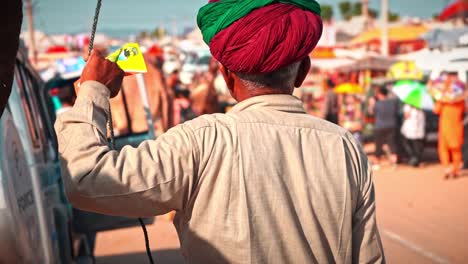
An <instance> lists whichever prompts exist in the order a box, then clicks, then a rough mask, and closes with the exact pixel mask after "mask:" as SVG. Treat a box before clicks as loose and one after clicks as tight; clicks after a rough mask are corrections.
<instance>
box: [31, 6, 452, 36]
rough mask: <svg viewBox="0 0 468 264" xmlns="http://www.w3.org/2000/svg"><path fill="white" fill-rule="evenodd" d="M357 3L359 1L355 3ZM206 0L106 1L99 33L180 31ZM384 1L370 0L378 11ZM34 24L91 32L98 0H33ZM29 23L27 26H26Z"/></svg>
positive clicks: (424, 10)
mask: <svg viewBox="0 0 468 264" xmlns="http://www.w3.org/2000/svg"><path fill="white" fill-rule="evenodd" d="M340 1H341V0H322V1H319V2H320V3H321V4H332V5H335V14H338V13H339V12H338V8H336V4H337V3H338V2H340ZM354 1H357V0H354ZM206 2H207V0H169V1H162V0H133V1H132V0H103V6H102V11H101V18H100V21H99V30H101V31H140V30H151V29H153V28H155V26H156V25H158V24H163V25H164V26H165V27H166V28H172V26H173V24H172V23H173V22H172V21H177V27H178V28H179V29H181V28H185V27H193V26H195V25H196V24H195V23H196V22H195V18H196V14H197V10H198V8H199V7H200V6H202V5H203V4H204V3H206ZM380 2H381V0H370V1H369V3H370V6H371V8H376V9H378V8H379V6H380ZM447 2H449V1H447V0H389V5H390V8H391V10H392V11H396V12H398V13H400V15H401V16H403V17H404V16H419V17H424V18H426V17H431V16H432V15H433V14H435V13H438V12H440V11H441V10H442V9H443V8H444V6H445V5H446V4H447ZM33 3H34V11H35V16H34V17H35V25H36V28H37V29H38V30H41V31H45V32H47V33H78V32H83V31H89V29H90V27H91V23H92V17H93V14H94V8H95V5H96V0H33ZM24 24H26V23H24Z"/></svg>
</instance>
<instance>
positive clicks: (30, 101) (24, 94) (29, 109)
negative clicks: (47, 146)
mask: <svg viewBox="0 0 468 264" xmlns="http://www.w3.org/2000/svg"><path fill="white" fill-rule="evenodd" d="M15 77H16V81H17V84H18V88H19V94H20V98H21V104H22V106H23V109H24V112H25V115H26V120H27V123H28V130H29V133H30V135H31V140H32V145H33V148H40V147H41V146H43V145H44V142H45V136H44V133H43V131H44V127H43V125H42V122H41V119H40V118H38V115H40V112H39V107H38V105H37V101H36V100H35V99H34V98H33V96H35V95H34V93H32V90H33V89H32V83H31V80H28V77H27V76H26V75H25V73H24V69H23V68H22V66H21V64H20V63H18V64H17V67H16V68H15Z"/></svg>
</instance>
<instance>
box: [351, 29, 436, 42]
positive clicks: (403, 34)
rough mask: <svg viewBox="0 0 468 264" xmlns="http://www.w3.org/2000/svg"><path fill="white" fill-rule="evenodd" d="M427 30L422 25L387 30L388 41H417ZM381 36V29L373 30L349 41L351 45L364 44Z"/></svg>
mask: <svg viewBox="0 0 468 264" xmlns="http://www.w3.org/2000/svg"><path fill="white" fill-rule="evenodd" d="M428 31H429V28H427V27H425V26H423V25H399V26H393V27H390V28H389V29H388V38H389V41H410V40H416V39H419V38H420V37H421V36H422V35H423V34H424V33H426V32H428ZM381 36H382V29H380V28H374V29H371V30H368V31H365V32H363V33H361V34H360V35H358V36H357V37H355V38H354V39H353V40H351V44H352V45H358V44H365V43H368V42H371V41H373V40H378V39H380V38H381Z"/></svg>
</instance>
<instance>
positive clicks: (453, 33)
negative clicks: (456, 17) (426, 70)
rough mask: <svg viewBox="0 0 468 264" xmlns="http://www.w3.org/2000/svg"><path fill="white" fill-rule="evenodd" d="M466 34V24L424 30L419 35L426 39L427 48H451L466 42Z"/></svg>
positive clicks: (467, 32) (467, 29)
mask: <svg viewBox="0 0 468 264" xmlns="http://www.w3.org/2000/svg"><path fill="white" fill-rule="evenodd" d="M467 36H468V26H465V27H463V28H454V29H448V30H443V29H434V30H431V31H428V32H426V33H425V34H423V35H422V36H421V37H422V38H423V39H424V40H426V42H427V44H428V46H429V48H431V49H434V48H442V49H451V48H455V47H457V46H460V45H463V44H465V45H466V44H468V43H464V42H467V41H466V40H465V38H466V37H467Z"/></svg>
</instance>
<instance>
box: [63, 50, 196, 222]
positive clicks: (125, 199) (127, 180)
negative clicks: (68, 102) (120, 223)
mask: <svg viewBox="0 0 468 264" xmlns="http://www.w3.org/2000/svg"><path fill="white" fill-rule="evenodd" d="M122 78H123V72H122V71H121V70H120V69H119V68H118V67H117V66H116V64H114V63H112V62H110V61H107V60H105V59H104V58H102V57H101V56H100V55H98V54H96V53H93V55H91V57H90V59H89V61H88V64H87V66H86V68H85V69H84V71H83V75H82V77H81V83H82V84H81V87H80V90H79V92H78V98H77V100H76V103H75V105H74V107H73V109H71V110H69V111H68V112H66V113H64V114H61V115H59V116H58V118H57V122H56V124H55V130H56V133H57V137H58V142H59V152H60V158H61V169H62V177H63V179H64V183H65V190H66V192H67V196H68V199H69V200H70V202H71V203H72V205H73V206H75V207H76V208H79V209H83V210H87V211H94V212H98V213H104V214H109V215H119V216H131V217H146V216H154V215H157V214H163V213H166V212H168V211H170V210H183V209H184V205H185V203H186V201H187V200H188V199H189V197H190V190H192V185H193V181H194V180H193V179H194V175H195V173H196V172H195V168H196V166H195V165H194V164H195V163H196V161H195V158H196V157H197V156H198V155H196V153H195V152H196V151H195V150H196V148H194V146H193V144H192V142H194V140H193V138H192V137H193V136H192V132H191V131H190V130H189V129H188V128H186V127H184V126H179V127H176V128H174V129H172V130H171V131H169V132H168V133H166V134H164V135H162V136H161V137H160V138H158V140H148V141H145V142H143V143H142V144H141V145H140V146H139V147H138V148H133V147H124V148H123V149H122V150H121V151H120V152H118V151H115V150H111V149H109V147H108V146H107V139H106V136H105V135H107V130H106V124H107V123H106V117H107V109H109V97H112V96H115V95H117V93H118V90H119V88H120V85H121V81H122Z"/></svg>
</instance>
